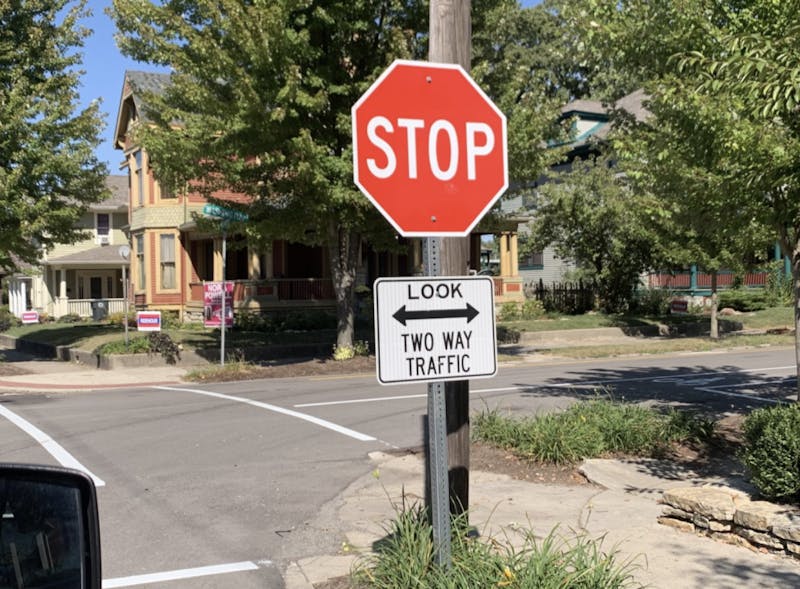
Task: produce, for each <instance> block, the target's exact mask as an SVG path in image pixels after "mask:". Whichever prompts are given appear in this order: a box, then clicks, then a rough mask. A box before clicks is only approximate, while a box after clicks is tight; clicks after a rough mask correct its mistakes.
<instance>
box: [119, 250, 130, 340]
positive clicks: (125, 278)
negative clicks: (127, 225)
mask: <svg viewBox="0 0 800 589" xmlns="http://www.w3.org/2000/svg"><path fill="white" fill-rule="evenodd" d="M119 257H120V258H122V259H123V260H125V261H126V262H127V261H128V259H129V258H130V257H131V248H130V247H128V246H127V245H123V246H122V247H120V248H119ZM127 270H128V265H127V264H122V298H124V299H125V319H124V320H123V323H124V324H125V348H126V349H127V348H128V343H129V339H128V312H129V308H128V272H127Z"/></svg>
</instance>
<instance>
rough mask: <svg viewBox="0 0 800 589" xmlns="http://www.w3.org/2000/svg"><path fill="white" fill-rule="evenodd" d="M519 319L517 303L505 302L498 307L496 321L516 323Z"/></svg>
mask: <svg viewBox="0 0 800 589" xmlns="http://www.w3.org/2000/svg"><path fill="white" fill-rule="evenodd" d="M519 318H520V308H519V303H514V302H510V301H509V302H507V303H503V304H502V305H501V306H500V311H498V313H497V319H498V320H500V321H516V320H517V319H519Z"/></svg>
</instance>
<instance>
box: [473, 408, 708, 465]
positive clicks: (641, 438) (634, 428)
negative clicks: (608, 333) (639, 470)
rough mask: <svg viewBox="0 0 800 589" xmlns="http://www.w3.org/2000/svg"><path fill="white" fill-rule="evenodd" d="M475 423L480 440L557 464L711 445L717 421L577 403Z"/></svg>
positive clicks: (488, 415) (483, 417) (489, 415)
mask: <svg viewBox="0 0 800 589" xmlns="http://www.w3.org/2000/svg"><path fill="white" fill-rule="evenodd" d="M473 424H474V428H473V433H474V436H475V438H476V439H479V440H484V441H487V442H489V443H491V444H494V445H497V446H500V447H503V448H507V449H510V450H512V451H514V452H515V453H517V454H519V455H520V456H523V457H526V458H531V459H534V460H538V461H541V462H549V463H555V464H569V463H575V462H578V461H579V460H583V459H585V458H594V457H598V456H602V455H604V454H608V453H617V452H619V453H624V454H630V455H637V456H658V455H660V454H662V453H663V452H664V450H666V448H667V447H668V446H669V444H671V443H673V442H676V441H689V440H697V441H708V439H709V438H710V437H711V436H712V435H713V432H714V427H713V423H711V422H709V421H708V420H703V419H701V418H699V417H697V416H696V415H693V414H689V413H682V412H677V411H674V412H673V411H671V412H669V413H667V414H663V413H660V412H658V411H656V410H654V409H650V408H646V407H642V406H639V405H634V404H631V403H620V402H616V401H610V400H606V399H596V400H593V401H584V402H579V403H575V404H573V405H571V406H570V407H569V408H568V409H566V410H564V411H562V412H560V413H549V414H545V415H540V416H536V417H532V418H523V419H519V418H511V417H502V416H500V415H499V414H498V413H497V411H488V412H484V413H481V414H479V415H477V416H476V417H475V418H474V419H473Z"/></svg>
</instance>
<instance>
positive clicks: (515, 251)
mask: <svg viewBox="0 0 800 589" xmlns="http://www.w3.org/2000/svg"><path fill="white" fill-rule="evenodd" d="M508 238H509V241H510V242H511V243H510V244H509V257H510V258H511V260H510V261H511V276H519V246H518V239H517V234H516V233H510V234H509V236H508Z"/></svg>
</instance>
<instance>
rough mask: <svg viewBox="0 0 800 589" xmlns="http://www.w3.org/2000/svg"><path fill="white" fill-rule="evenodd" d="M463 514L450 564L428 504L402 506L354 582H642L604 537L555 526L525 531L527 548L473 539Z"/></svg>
mask: <svg viewBox="0 0 800 589" xmlns="http://www.w3.org/2000/svg"><path fill="white" fill-rule="evenodd" d="M466 527H467V526H466V521H465V518H456V519H454V520H453V521H452V524H451V528H452V529H453V530H454V533H453V536H452V542H451V552H452V567H451V568H450V569H449V570H444V569H442V568H440V567H439V566H437V565H436V563H435V561H434V554H435V546H434V544H433V533H432V528H431V525H430V523H429V521H428V517H427V512H426V510H425V509H424V508H423V507H421V506H420V505H418V504H414V505H410V506H406V505H403V506H402V507H400V508H398V509H397V515H396V517H395V519H394V520H392V522H391V523H390V524H389V525H388V526H387V527H386V539H385V541H382V542H381V543H380V546H379V547H378V549H377V550H376V552H375V554H371V555H368V556H365V557H363V558H362V559H361V560H360V561H359V562H357V564H356V566H355V568H354V573H353V577H354V581H355V583H356V586H358V587H364V588H365V589H366V588H370V589H373V588H374V589H397V588H399V587H404V588H411V587H417V588H420V589H422V588H427V589H473V588H476V587H531V588H535V589H563V588H565V587H569V588H570V589H599V588H603V589H622V588H626V587H640V585H639V584H637V583H636V582H635V581H634V579H633V576H632V572H633V570H634V569H635V568H636V565H635V563H634V562H632V561H631V560H627V561H620V560H619V558H618V556H617V554H616V552H615V551H612V552H611V553H606V552H604V551H603V550H602V541H600V540H591V539H589V538H587V537H586V536H584V535H578V536H577V537H575V538H573V539H570V540H567V539H563V538H560V537H559V536H558V535H557V530H553V531H551V532H550V533H549V534H547V535H546V536H545V537H544V538H542V539H537V538H536V536H535V534H534V533H533V531H532V530H528V531H527V532H526V531H525V530H522V532H523V538H524V541H523V543H522V546H517V547H514V546H513V545H512V543H511V542H510V541H509V540H502V539H499V538H489V539H482V538H475V537H471V536H470V535H468V534H466V533H463V531H464V530H465V528H466Z"/></svg>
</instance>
